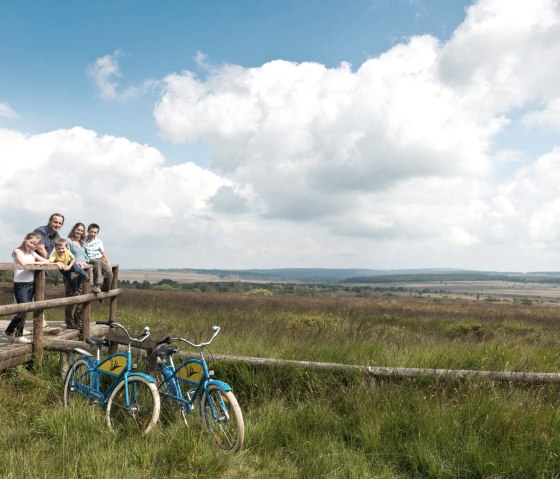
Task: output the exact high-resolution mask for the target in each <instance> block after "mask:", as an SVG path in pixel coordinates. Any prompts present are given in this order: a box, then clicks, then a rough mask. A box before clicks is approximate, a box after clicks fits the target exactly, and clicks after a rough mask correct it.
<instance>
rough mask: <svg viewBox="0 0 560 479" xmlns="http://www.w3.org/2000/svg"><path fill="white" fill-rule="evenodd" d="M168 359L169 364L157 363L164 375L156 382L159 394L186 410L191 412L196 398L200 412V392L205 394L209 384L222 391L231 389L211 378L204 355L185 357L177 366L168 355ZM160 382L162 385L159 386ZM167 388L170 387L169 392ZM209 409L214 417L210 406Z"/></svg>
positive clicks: (211, 372)
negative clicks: (159, 381) (216, 386)
mask: <svg viewBox="0 0 560 479" xmlns="http://www.w3.org/2000/svg"><path fill="white" fill-rule="evenodd" d="M168 361H169V364H165V363H160V364H159V366H160V369H161V371H162V373H163V376H164V379H163V381H162V382H161V383H160V384H158V386H159V387H160V395H161V396H164V397H166V398H168V399H171V400H172V401H174V402H177V403H179V404H182V405H183V406H184V407H185V408H186V410H187V412H191V411H192V410H193V409H194V402H195V400H196V399H197V398H198V399H199V412H200V414H202V406H201V405H202V402H201V401H200V399H201V397H202V394H206V391H207V389H208V386H210V385H211V384H215V385H218V386H220V387H221V388H222V389H223V390H224V391H231V387H230V386H229V385H228V384H226V383H224V382H223V381H219V380H216V379H212V378H211V376H212V374H213V371H210V370H209V369H208V366H207V364H206V359H204V356H202V358H200V359H196V358H191V359H187V360H185V361H183V362H182V363H181V364H180V365H179V366H178V367H175V366H174V364H173V358H172V357H169V358H168ZM162 384H163V385H164V387H161V386H162ZM165 384H169V388H166V387H165ZM167 389H171V394H170V393H169V392H168V391H167ZM183 390H186V394H183ZM211 410H212V414H213V415H214V417H216V413H215V411H214V408H213V407H212V406H211Z"/></svg>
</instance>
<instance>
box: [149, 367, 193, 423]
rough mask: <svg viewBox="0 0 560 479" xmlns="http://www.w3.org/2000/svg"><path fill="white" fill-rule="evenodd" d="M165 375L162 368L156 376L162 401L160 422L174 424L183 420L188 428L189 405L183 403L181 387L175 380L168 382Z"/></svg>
mask: <svg viewBox="0 0 560 479" xmlns="http://www.w3.org/2000/svg"><path fill="white" fill-rule="evenodd" d="M165 378H166V376H165V373H164V372H163V370H162V369H161V368H158V371H157V375H156V383H157V386H158V391H159V397H160V400H161V412H160V419H159V420H160V422H162V423H163V424H172V423H174V422H175V421H176V420H177V419H179V418H181V420H182V421H183V423H184V424H185V426H188V425H189V423H188V421H187V414H188V412H187V409H186V407H187V405H186V404H185V403H183V402H181V400H180V399H178V397H179V391H178V390H177V388H178V387H179V386H178V384H177V382H176V380H175V379H171V380H168V381H166V380H165Z"/></svg>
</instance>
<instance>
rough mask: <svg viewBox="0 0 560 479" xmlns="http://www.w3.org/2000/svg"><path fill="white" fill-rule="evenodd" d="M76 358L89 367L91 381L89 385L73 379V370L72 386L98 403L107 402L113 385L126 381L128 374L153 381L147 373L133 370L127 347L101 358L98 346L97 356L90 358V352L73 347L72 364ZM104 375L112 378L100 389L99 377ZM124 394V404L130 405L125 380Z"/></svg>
mask: <svg viewBox="0 0 560 479" xmlns="http://www.w3.org/2000/svg"><path fill="white" fill-rule="evenodd" d="M78 359H82V360H85V361H86V362H87V363H88V365H89V369H88V371H87V373H88V374H91V382H92V384H90V385H89V386H87V385H85V384H83V383H81V382H80V381H77V382H76V381H75V380H74V371H73V372H72V379H71V381H72V387H73V388H74V389H76V390H78V391H79V392H80V393H81V394H83V395H84V396H86V397H88V398H90V399H92V400H93V401H94V402H96V403H97V404H99V405H102V404H105V403H107V400H108V399H109V397H110V396H111V393H112V392H113V390H114V389H115V387H116V386H117V385H118V384H119V383H120V381H122V380H124V381H126V380H127V379H128V378H129V377H130V376H143V377H145V378H146V379H148V380H149V381H150V382H154V380H153V378H152V377H151V376H148V375H147V374H144V373H140V372H134V371H133V363H132V351H131V348H130V347H129V348H128V351H127V352H126V353H122V352H117V353H114V354H111V355H110V356H107V357H106V358H104V359H103V360H102V359H100V352H99V348H98V349H97V357H96V358H95V359H94V358H92V356H91V354H90V353H88V352H87V351H84V350H81V349H74V350H73V351H72V364H74V363H75V362H76V361H77V360H78ZM103 376H105V377H107V378H112V381H111V383H110V384H109V385H108V386H107V387H106V388H104V389H103V390H102V389H101V378H102V377H103ZM125 395H126V405H127V406H130V398H129V394H128V383H126V382H125Z"/></svg>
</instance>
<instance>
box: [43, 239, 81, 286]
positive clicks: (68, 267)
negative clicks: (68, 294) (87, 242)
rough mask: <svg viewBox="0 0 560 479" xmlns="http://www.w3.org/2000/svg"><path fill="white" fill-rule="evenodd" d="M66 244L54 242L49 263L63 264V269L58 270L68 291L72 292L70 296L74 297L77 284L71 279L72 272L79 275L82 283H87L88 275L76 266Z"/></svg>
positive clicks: (60, 240)
mask: <svg viewBox="0 0 560 479" xmlns="http://www.w3.org/2000/svg"><path fill="white" fill-rule="evenodd" d="M66 245H67V242H66V240H65V239H62V238H60V239H57V240H56V241H55V242H54V250H53V252H52V253H51V256H50V258H49V261H50V262H51V263H58V262H60V263H62V264H64V269H62V270H60V272H61V273H62V276H64V277H65V278H66V281H68V284H69V286H70V289H71V291H72V296H76V295H77V294H79V293H78V284H77V283H76V280H75V279H74V278H73V277H72V272H74V273H77V274H79V275H80V276H81V277H82V279H83V280H84V281H89V276H88V274H87V273H86V272H85V271H84V270H83V269H82V268H80V267H79V266H78V265H77V264H76V260H75V258H74V255H73V254H72V252H71V251H70V250H69V249H68V248H67V247H66Z"/></svg>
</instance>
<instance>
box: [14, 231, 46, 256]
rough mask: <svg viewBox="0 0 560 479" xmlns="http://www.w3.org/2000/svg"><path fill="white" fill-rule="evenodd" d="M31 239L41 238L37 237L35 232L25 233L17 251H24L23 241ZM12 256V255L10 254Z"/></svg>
mask: <svg viewBox="0 0 560 479" xmlns="http://www.w3.org/2000/svg"><path fill="white" fill-rule="evenodd" d="M31 238H35V239H38V240H40V239H41V237H40V236H39V233H35V231H33V232H32V233H27V234H26V235H25V238H24V239H23V241H22V242H21V244H20V245H19V247H18V248H19V249H21V250H24V251H25V240H28V239H31ZM12 256H13V254H12Z"/></svg>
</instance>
